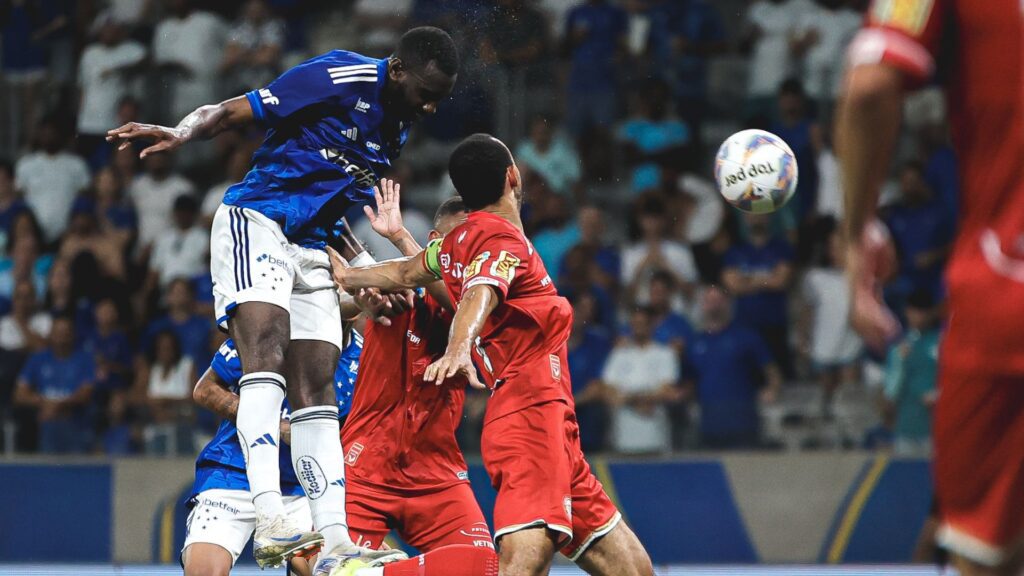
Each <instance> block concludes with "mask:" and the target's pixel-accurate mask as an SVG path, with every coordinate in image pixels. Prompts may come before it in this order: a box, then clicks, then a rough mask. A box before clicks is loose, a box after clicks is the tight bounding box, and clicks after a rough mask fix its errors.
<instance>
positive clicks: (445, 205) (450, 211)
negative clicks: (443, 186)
mask: <svg viewBox="0 0 1024 576" xmlns="http://www.w3.org/2000/svg"><path fill="white" fill-rule="evenodd" d="M464 212H467V210H466V203H465V202H463V201H462V198H459V197H458V196H452V197H451V198H449V199H447V200H445V201H444V202H442V203H441V205H440V206H438V207H437V212H434V229H435V230H436V229H437V228H438V227H439V226H440V225H441V220H444V219H445V218H447V217H449V216H454V215H456V214H462V213H464Z"/></svg>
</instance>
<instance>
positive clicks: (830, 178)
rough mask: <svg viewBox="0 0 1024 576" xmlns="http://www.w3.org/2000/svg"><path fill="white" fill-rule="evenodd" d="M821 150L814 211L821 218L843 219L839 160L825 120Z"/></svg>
mask: <svg viewBox="0 0 1024 576" xmlns="http://www.w3.org/2000/svg"><path fill="white" fill-rule="evenodd" d="M822 128H823V129H822V142H821V144H822V145H821V150H819V151H818V157H817V162H816V164H817V168H818V202H817V204H816V206H815V213H816V214H817V216H818V217H821V218H831V219H832V220H834V221H840V220H842V219H843V214H844V207H843V183H842V180H841V179H840V174H839V161H838V160H836V155H835V152H834V151H833V150H832V130H831V129H830V127H829V124H828V123H827V122H826V123H824V124H822Z"/></svg>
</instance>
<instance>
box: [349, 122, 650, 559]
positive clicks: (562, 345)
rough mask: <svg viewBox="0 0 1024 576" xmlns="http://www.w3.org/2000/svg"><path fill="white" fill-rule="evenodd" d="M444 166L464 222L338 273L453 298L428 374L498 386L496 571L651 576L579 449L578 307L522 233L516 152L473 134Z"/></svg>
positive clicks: (354, 282)
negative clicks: (422, 245) (437, 287)
mask: <svg viewBox="0 0 1024 576" xmlns="http://www.w3.org/2000/svg"><path fill="white" fill-rule="evenodd" d="M448 168H449V175H450V177H451V179H452V183H453V184H454V185H455V189H456V190H457V191H458V193H459V196H461V197H462V200H463V202H464V203H465V205H466V207H467V208H468V209H469V211H470V214H469V217H468V218H467V221H466V222H465V223H464V224H462V225H460V226H458V227H456V228H455V229H454V230H452V231H451V232H450V233H449V234H448V235H447V236H445V237H444V239H435V240H434V241H432V242H431V243H430V244H429V245H428V247H427V249H426V250H424V251H423V252H422V253H421V254H420V255H419V256H417V257H415V258H411V259H408V260H404V261H392V262H388V263H383V264H379V265H376V266H369V267H363V268H345V267H344V263H343V262H342V261H341V259H340V257H339V256H338V255H337V254H332V259H333V260H334V266H333V269H334V274H335V280H336V281H337V282H338V284H339V285H340V286H341V287H342V288H344V289H346V290H349V291H358V290H359V289H362V288H380V289H381V290H384V291H389V292H390V291H396V290H401V289H406V288H411V287H416V286H423V285H426V284H429V283H431V282H433V281H436V280H438V279H442V280H444V283H445V287H446V288H447V289H448V293H449V294H450V296H451V299H452V301H453V302H455V303H457V305H458V310H457V312H456V314H455V318H454V320H453V323H452V330H451V337H450V339H449V342H448V347H447V350H446V352H445V354H444V356H443V357H441V358H440V359H439V360H438V361H436V362H434V363H433V364H431V365H430V366H429V367H427V369H426V372H425V375H424V380H426V381H427V382H428V383H430V382H433V383H435V384H437V385H443V384H444V382H446V381H447V380H449V379H451V378H455V377H462V378H465V379H467V380H469V382H470V384H471V385H473V386H475V387H484V386H486V387H487V388H490V389H491V390H492V394H491V398H490V400H489V402H488V404H487V413H486V415H485V417H484V430H483V438H482V443H481V449H482V452H483V459H484V466H485V467H486V468H487V472H488V474H489V475H490V477H491V482H492V484H493V485H494V487H495V489H496V490H497V492H498V496H497V501H496V503H495V508H494V524H495V537H496V539H497V541H498V545H499V558H500V566H501V568H500V570H501V574H503V575H505V576H519V575H534V574H538V575H539V574H547V572H548V570H549V568H550V565H551V561H552V559H553V557H554V554H555V552H556V551H559V550H560V551H561V552H562V553H563V554H565V555H566V556H568V557H569V558H570V559H572V560H574V561H575V562H576V563H577V564H579V565H580V566H581V567H582V568H583V569H584V570H586V571H587V572H588V573H590V574H594V575H608V576H612V575H614V576H641V575H643V576H649V575H653V574H654V570H653V568H652V566H651V561H650V558H649V557H648V555H647V552H646V551H645V550H644V548H643V546H642V545H641V544H640V542H639V540H638V539H637V538H636V535H635V534H633V532H632V531H631V530H630V529H629V527H628V526H626V524H625V523H624V522H622V517H621V515H620V514H619V512H618V510H616V509H615V506H614V505H613V504H612V502H611V500H610V499H609V498H608V496H607V495H606V494H605V492H604V490H603V488H602V487H601V484H600V482H598V481H597V479H596V478H595V477H594V475H593V474H592V473H591V471H590V466H589V465H588V464H587V462H586V460H584V458H583V453H582V451H581V450H580V445H579V428H578V427H577V425H576V416H575V412H574V407H573V399H572V392H571V390H572V389H571V385H570V380H569V370H568V367H567V362H566V342H567V341H568V338H569V330H570V327H571V325H572V308H571V307H570V306H569V304H568V302H567V301H566V300H565V299H564V298H561V297H560V296H558V293H557V292H556V290H555V287H554V286H553V285H552V283H551V278H550V276H548V274H547V271H546V270H545V268H544V264H543V262H541V260H540V257H539V256H538V255H537V253H536V251H535V250H534V249H533V245H532V244H531V243H530V241H529V240H527V238H526V236H525V235H524V233H523V226H522V221H521V220H520V216H519V210H520V207H521V204H522V189H521V182H522V179H521V176H520V174H519V169H518V168H517V167H516V165H515V162H514V161H513V159H512V154H511V153H510V152H509V150H508V148H507V147H506V146H505V145H504V144H503V143H502V142H501V141H500V140H498V139H496V138H494V137H492V136H489V135H486V134H477V135H474V136H470V137H469V138H467V139H465V140H463V141H462V142H461V143H460V144H459V145H458V146H457V147H456V148H455V150H454V151H453V152H452V156H451V158H450V160H449V165H448ZM478 368H479V372H480V374H481V375H482V376H483V380H484V382H485V383H486V384H484V383H482V382H481V381H480V379H479V378H478V374H477V371H478Z"/></svg>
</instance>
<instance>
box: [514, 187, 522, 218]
mask: <svg viewBox="0 0 1024 576" xmlns="http://www.w3.org/2000/svg"><path fill="white" fill-rule="evenodd" d="M512 196H513V197H514V198H515V199H516V211H517V212H521V211H522V210H523V196H524V194H523V187H522V186H521V185H520V186H518V187H516V188H513V189H512Z"/></svg>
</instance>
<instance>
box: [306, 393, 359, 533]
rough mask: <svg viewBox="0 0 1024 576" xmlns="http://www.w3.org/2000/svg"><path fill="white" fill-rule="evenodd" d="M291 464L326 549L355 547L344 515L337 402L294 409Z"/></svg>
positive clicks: (343, 474)
mask: <svg viewBox="0 0 1024 576" xmlns="http://www.w3.org/2000/svg"><path fill="white" fill-rule="evenodd" d="M291 426H292V445H291V447H292V464H293V465H294V466H295V475H296V476H297V477H298V478H299V482H300V483H301V484H302V488H303V490H305V491H306V496H307V498H308V499H309V507H310V510H311V511H312V513H313V526H314V527H315V528H316V530H317V532H319V533H320V534H321V535H322V536H323V537H324V551H327V552H329V551H331V550H334V549H335V548H336V547H337V546H339V545H340V546H344V547H346V548H355V544H354V543H353V542H352V538H351V536H349V533H348V519H347V517H346V515H345V464H344V462H343V461H342V454H341V437H340V427H339V426H338V406H337V405H332V406H311V407H309V408H303V409H301V410H296V411H294V412H292V417H291Z"/></svg>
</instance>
